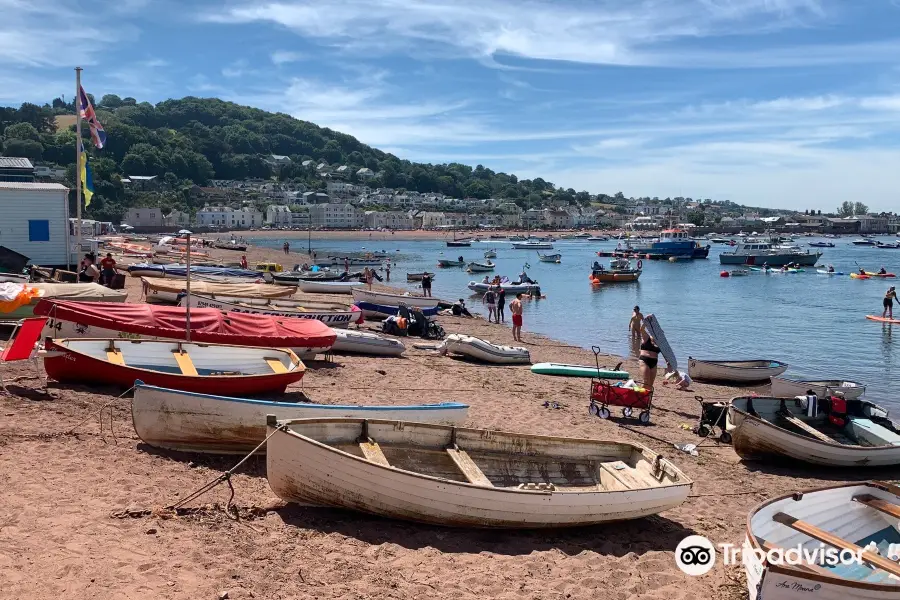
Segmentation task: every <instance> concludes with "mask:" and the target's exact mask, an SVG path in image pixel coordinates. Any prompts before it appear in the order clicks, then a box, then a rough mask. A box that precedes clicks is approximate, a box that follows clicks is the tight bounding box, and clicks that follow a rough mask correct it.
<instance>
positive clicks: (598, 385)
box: [588, 346, 653, 425]
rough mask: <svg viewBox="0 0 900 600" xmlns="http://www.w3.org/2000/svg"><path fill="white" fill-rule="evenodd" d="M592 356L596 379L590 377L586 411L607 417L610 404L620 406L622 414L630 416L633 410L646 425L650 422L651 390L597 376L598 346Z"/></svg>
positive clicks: (598, 367)
mask: <svg viewBox="0 0 900 600" xmlns="http://www.w3.org/2000/svg"><path fill="white" fill-rule="evenodd" d="M593 350H594V357H595V359H596V361H597V373H598V378H597V379H591V394H590V401H591V403H590V406H588V412H590V413H591V414H592V415H594V416H597V417H600V418H601V419H608V418H609V416H610V414H611V413H610V410H609V407H610V406H620V407H622V416H624V417H625V418H631V417H632V415H633V414H634V411H635V410H638V411H640V412H639V413H638V417H637V419H638V421H640V422H641V423H642V424H644V425H646V424H647V423H649V422H650V407H651V405H652V404H653V392H652V391H651V390H647V389H644V388H630V387H623V386H622V383H621V382H619V383H616V384H612V383H610V382H609V381H607V380H605V379H601V378H599V373H600V358H599V355H600V348H598V347H596V346H594V348H593Z"/></svg>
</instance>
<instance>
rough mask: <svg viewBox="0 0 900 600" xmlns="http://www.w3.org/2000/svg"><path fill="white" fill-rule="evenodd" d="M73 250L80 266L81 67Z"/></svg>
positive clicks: (78, 72)
mask: <svg viewBox="0 0 900 600" xmlns="http://www.w3.org/2000/svg"><path fill="white" fill-rule="evenodd" d="M67 219H68V217H67ZM75 248H76V250H75V264H76V265H78V264H81V262H80V261H81V67H75Z"/></svg>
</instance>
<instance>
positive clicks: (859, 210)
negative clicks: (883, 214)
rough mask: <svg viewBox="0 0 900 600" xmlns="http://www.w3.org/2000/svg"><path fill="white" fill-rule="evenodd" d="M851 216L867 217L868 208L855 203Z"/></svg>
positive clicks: (860, 203)
mask: <svg viewBox="0 0 900 600" xmlns="http://www.w3.org/2000/svg"><path fill="white" fill-rule="evenodd" d="M853 214H854V215H867V214H869V207H868V206H866V205H865V204H863V203H862V202H856V203H855V204H854V205H853Z"/></svg>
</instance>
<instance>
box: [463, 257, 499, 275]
mask: <svg viewBox="0 0 900 600" xmlns="http://www.w3.org/2000/svg"><path fill="white" fill-rule="evenodd" d="M493 270H494V263H492V262H491V261H489V260H488V261H485V262H483V263H480V262H474V261H473V262H470V263H469V264H468V265H466V271H468V272H469V273H486V272H488V271H493Z"/></svg>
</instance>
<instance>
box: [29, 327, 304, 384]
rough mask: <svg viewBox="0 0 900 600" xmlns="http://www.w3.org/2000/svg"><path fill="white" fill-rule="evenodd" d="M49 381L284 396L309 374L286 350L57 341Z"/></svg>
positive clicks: (50, 345) (50, 346)
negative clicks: (279, 394) (282, 393)
mask: <svg viewBox="0 0 900 600" xmlns="http://www.w3.org/2000/svg"><path fill="white" fill-rule="evenodd" d="M47 350H48V352H50V353H53V354H54V355H52V356H51V355H48V356H47V357H45V358H44V368H45V369H46V370H47V376H48V377H50V378H51V379H55V380H56V381H59V382H61V383H92V384H101V385H116V386H120V387H125V388H130V387H131V386H132V385H134V382H135V381H136V380H140V381H143V382H145V383H149V384H150V385H158V386H160V387H169V388H174V389H178V390H183V391H188V392H200V393H204V394H225V393H229V394H246V395H253V394H266V393H281V392H284V390H285V388H286V387H287V386H288V385H290V384H292V383H295V382H297V381H300V379H301V378H302V377H303V373H304V371H305V369H306V367H304V365H303V362H301V360H300V359H299V358H297V355H296V354H294V353H293V352H291V351H290V350H288V349H285V348H258V347H249V346H229V345H223V344H208V343H201V344H196V343H189V342H182V341H176V340H171V341H165V340H159V341H148V340H131V339H115V338H112V339H53V340H50V341H48V342H47Z"/></svg>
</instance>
